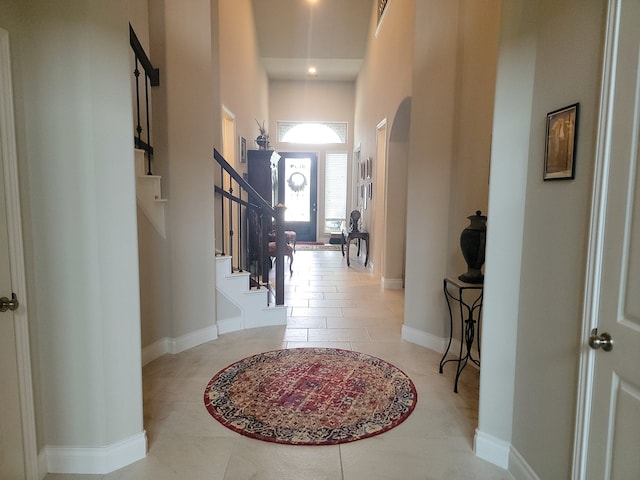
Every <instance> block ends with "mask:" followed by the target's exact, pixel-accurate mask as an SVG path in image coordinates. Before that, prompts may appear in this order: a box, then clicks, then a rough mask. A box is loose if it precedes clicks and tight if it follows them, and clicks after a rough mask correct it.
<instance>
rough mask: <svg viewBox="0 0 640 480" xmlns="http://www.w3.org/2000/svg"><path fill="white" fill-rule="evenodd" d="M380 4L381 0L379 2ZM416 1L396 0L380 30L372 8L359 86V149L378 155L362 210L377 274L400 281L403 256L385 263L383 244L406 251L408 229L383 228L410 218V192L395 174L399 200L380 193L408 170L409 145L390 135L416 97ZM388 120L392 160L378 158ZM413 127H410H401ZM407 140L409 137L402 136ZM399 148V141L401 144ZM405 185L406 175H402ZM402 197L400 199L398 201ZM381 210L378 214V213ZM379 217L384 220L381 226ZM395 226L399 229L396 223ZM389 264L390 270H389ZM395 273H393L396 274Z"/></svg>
mask: <svg viewBox="0 0 640 480" xmlns="http://www.w3.org/2000/svg"><path fill="white" fill-rule="evenodd" d="M374 3H375V2H374ZM414 3H415V2H414V1H413V0H394V1H393V2H390V3H389V7H388V8H389V10H388V11H387V14H386V16H385V19H384V23H383V25H382V27H381V28H380V29H378V31H377V34H376V29H377V28H376V27H377V25H376V23H377V22H376V11H377V7H375V6H374V8H373V9H372V16H371V25H370V29H369V42H368V47H367V53H366V57H365V61H364V64H363V68H362V70H361V72H360V75H359V77H358V81H357V88H356V105H355V127H354V148H355V149H357V148H360V158H361V159H362V160H364V159H366V158H368V157H371V158H372V159H373V166H374V171H375V172H376V174H374V176H373V178H372V182H373V185H374V188H373V190H374V193H373V199H372V200H373V201H371V202H369V203H368V206H367V209H366V210H364V211H363V212H362V214H363V215H362V218H363V220H362V221H363V225H364V228H366V229H368V230H369V231H370V232H372V236H371V250H372V251H371V252H370V255H369V257H370V259H372V264H373V269H374V272H375V273H376V274H377V275H379V276H381V277H383V278H384V277H385V275H387V276H390V277H393V280H395V281H396V282H399V283H400V284H401V283H402V278H401V277H402V271H403V265H401V263H402V262H403V254H400V255H398V256H393V255H392V256H391V262H395V263H392V264H391V265H389V266H388V267H386V266H385V265H384V264H383V262H382V258H383V256H384V255H383V251H382V250H383V246H384V245H385V244H388V245H392V247H391V248H393V251H394V253H397V252H403V250H404V249H403V246H404V243H405V240H404V229H402V230H394V231H395V232H400V233H401V234H400V235H399V236H397V237H394V238H390V239H385V232H384V230H383V227H384V222H385V221H386V218H391V217H393V218H394V219H398V220H399V219H401V218H404V217H405V209H406V201H405V198H404V193H403V192H404V191H403V190H400V188H397V187H398V184H397V182H398V179H397V178H394V177H393V175H392V176H391V181H392V182H393V183H394V186H395V187H396V188H394V189H393V190H394V191H392V189H391V188H387V190H389V191H392V194H393V195H394V198H395V199H396V200H399V201H398V202H397V204H393V205H391V208H392V209H391V210H390V211H387V208H386V207H388V204H385V200H384V198H383V197H382V196H381V195H380V193H381V192H382V191H384V190H385V187H386V186H388V180H389V176H388V175H387V173H386V172H388V170H389V169H394V170H395V173H398V172H403V171H406V162H407V148H406V146H400V147H399V148H392V146H391V144H390V142H389V136H390V133H391V131H393V128H394V125H393V121H394V119H395V118H396V114H397V113H398V110H399V108H400V106H401V104H402V102H403V101H404V100H405V99H407V98H410V97H411V95H412V92H411V88H412V80H413V79H412V65H413V48H414V46H413V31H414V24H415V22H414V17H413V15H414ZM385 120H386V122H387V123H386V125H387V127H386V144H387V152H386V153H387V155H386V163H384V162H382V160H384V159H381V158H377V139H376V127H377V125H379V124H380V122H382V121H385ZM399 128H402V129H408V125H406V126H402V127H399ZM401 137H402V138H403V140H402V141H403V142H405V141H406V138H407V136H402V135H401ZM396 146H397V145H396ZM400 184H402V179H400ZM397 196H399V197H400V198H399V199H398V197H397ZM376 212H377V213H376ZM376 219H377V222H378V224H377V225H376ZM392 228H393V227H392ZM387 268H388V272H385V269H387ZM392 272H393V273H392Z"/></svg>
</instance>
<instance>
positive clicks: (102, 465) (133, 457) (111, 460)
mask: <svg viewBox="0 0 640 480" xmlns="http://www.w3.org/2000/svg"><path fill="white" fill-rule="evenodd" d="M44 452H45V456H46V465H47V473H70V474H72V473H73V474H94V475H97V474H106V473H111V472H113V471H115V470H118V469H119V468H122V467H126V466H127V465H130V464H132V463H134V462H137V461H138V460H142V459H143V458H144V457H145V456H146V455H147V435H146V434H145V432H141V433H138V434H136V435H133V436H132V437H129V438H127V439H125V440H122V441H120V442H116V443H112V444H111V445H107V446H105V447H55V446H47V447H45V448H44Z"/></svg>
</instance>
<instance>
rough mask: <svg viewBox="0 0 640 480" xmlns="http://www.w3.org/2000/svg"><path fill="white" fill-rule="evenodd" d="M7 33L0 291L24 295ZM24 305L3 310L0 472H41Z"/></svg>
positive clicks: (2, 44)
mask: <svg viewBox="0 0 640 480" xmlns="http://www.w3.org/2000/svg"><path fill="white" fill-rule="evenodd" d="M10 67H11V62H10V59H9V34H8V32H6V31H5V30H2V29H0V85H2V88H0V297H7V300H8V299H11V297H12V295H11V294H12V292H15V293H17V295H18V298H19V299H23V298H25V296H26V287H25V280H24V263H23V260H22V259H23V251H22V231H21V224H20V206H19V201H18V197H19V195H18V176H17V158H16V144H15V126H14V120H13V94H12V87H11V68H10ZM27 324H28V323H27V314H26V308H25V307H24V305H21V306H19V308H18V309H17V310H16V311H15V312H14V311H12V310H11V309H7V310H6V311H4V312H0V478H1V479H5V478H6V479H14V478H20V479H22V478H24V479H36V478H38V471H37V458H36V440H35V420H34V414H33V392H32V383H31V366H30V360H29V340H28V328H27Z"/></svg>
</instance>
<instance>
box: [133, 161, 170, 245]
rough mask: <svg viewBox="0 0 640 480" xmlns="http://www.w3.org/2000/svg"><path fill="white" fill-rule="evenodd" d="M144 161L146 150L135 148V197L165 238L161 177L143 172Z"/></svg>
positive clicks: (165, 202) (164, 201)
mask: <svg viewBox="0 0 640 480" xmlns="http://www.w3.org/2000/svg"><path fill="white" fill-rule="evenodd" d="M146 162H147V158H146V152H145V151H144V150H140V149H135V172H136V197H137V199H138V206H139V207H140V209H141V210H142V211H143V212H144V214H145V215H146V217H147V218H148V219H149V221H150V222H151V224H152V225H153V226H154V227H155V229H156V230H157V231H158V233H159V234H160V235H161V236H162V238H164V239H166V238H167V233H166V231H165V211H164V210H165V206H166V204H167V200H166V199H164V198H162V192H161V185H160V180H161V179H162V177H160V176H158V175H147V174H146V173H145V164H146Z"/></svg>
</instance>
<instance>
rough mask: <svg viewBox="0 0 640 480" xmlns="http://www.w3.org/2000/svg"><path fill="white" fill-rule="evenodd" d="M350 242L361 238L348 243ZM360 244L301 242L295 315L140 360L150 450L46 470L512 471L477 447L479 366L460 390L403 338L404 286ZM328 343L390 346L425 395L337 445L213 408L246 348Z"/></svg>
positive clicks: (221, 473) (498, 475)
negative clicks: (366, 260) (251, 431)
mask: <svg viewBox="0 0 640 480" xmlns="http://www.w3.org/2000/svg"><path fill="white" fill-rule="evenodd" d="M352 248H353V247H352ZM362 261H363V258H362V257H360V258H356V257H355V250H353V252H352V257H351V268H347V266H346V262H345V260H344V259H343V257H342V255H341V254H340V252H339V251H301V250H299V251H298V252H297V253H296V254H295V258H294V265H293V266H294V273H293V275H292V276H291V277H287V279H286V289H287V291H286V297H285V298H286V303H287V304H288V306H289V312H288V313H289V315H288V322H287V326H286V328H285V327H267V328H260V329H254V330H251V331H244V332H236V333H231V334H226V335H221V336H220V337H219V338H218V339H217V340H215V341H213V342H210V343H207V344H204V345H201V346H199V347H196V348H193V349H191V350H189V351H186V352H182V353H180V354H178V355H165V356H163V357H161V358H159V359H157V360H155V361H153V362H151V363H150V364H148V365H147V366H145V367H144V370H143V383H144V422H145V429H146V431H147V435H148V440H149V453H148V456H147V458H145V459H144V460H141V461H139V462H137V463H135V464H133V465H130V466H128V467H126V468H124V469H121V470H119V471H116V472H113V473H111V474H109V475H103V476H100V475H98V476H73V475H71V476H68V475H52V474H50V475H48V476H47V477H46V479H47V480H63V479H64V480H68V479H74V478H78V479H80V478H82V479H91V480H93V479H108V480H125V479H127V480H128V479H136V480H140V479H154V480H168V479H171V480H174V479H189V480H196V479H207V480H217V479H220V480H223V479H224V480H245V479H247V480H248V479H255V480H289V479H290V480H316V479H317V480H321V479H322V480H378V479H380V480H395V479H402V480H412V479H416V480H418V479H420V480H440V479H442V480H445V479H446V480H465V479H474V480H484V479H505V480H507V479H512V478H513V477H512V476H511V475H510V474H509V473H508V472H506V471H504V470H502V469H500V468H498V467H495V466H493V465H491V464H489V463H487V462H485V461H483V460H480V459H478V458H477V457H475V455H474V454H473V451H472V444H473V435H474V431H475V427H476V425H477V405H478V381H479V375H478V371H477V370H476V369H474V368H470V367H469V368H467V369H465V370H464V372H463V375H462V377H461V380H460V384H459V391H460V393H459V394H455V393H453V377H454V375H455V371H454V365H453V364H449V366H448V368H446V369H445V373H444V374H443V375H440V374H439V373H438V363H439V360H440V356H439V354H437V353H436V352H434V351H431V350H428V349H426V348H422V347H420V346H417V345H415V344H412V343H409V342H406V341H403V340H402V339H401V335H400V332H401V327H402V322H403V305H404V297H403V291H401V290H382V289H381V288H380V283H379V281H378V280H377V279H376V278H375V277H373V276H372V275H371V273H370V271H369V270H367V269H365V268H364V267H363V266H362ZM302 346H329V347H339V348H345V349H353V350H357V351H360V352H364V353H368V354H370V355H374V356H377V357H380V358H383V359H385V360H387V361H389V362H391V363H393V364H395V365H396V366H398V367H399V368H401V369H402V370H403V371H404V372H405V373H407V374H408V375H409V376H410V377H411V379H412V380H413V382H414V384H415V386H416V388H417V390H418V403H417V407H416V409H415V410H414V411H413V413H412V414H411V415H410V417H409V418H408V419H407V420H406V421H405V422H404V423H402V424H401V425H399V426H398V427H396V428H394V429H392V430H390V431H388V432H386V433H384V434H382V435H378V436H375V437H372V438H369V439H365V440H360V441H357V442H353V443H348V444H343V445H336V446H321V447H309V446H287V445H276V444H272V443H267V442H261V441H259V440H254V439H250V438H246V437H243V436H241V435H238V434H236V433H234V432H232V431H231V430H229V429H227V428H225V427H223V426H222V425H220V424H219V423H218V422H217V421H216V420H214V419H213V418H212V417H211V416H210V415H209V413H208V412H207V411H206V409H205V407H204V403H203V393H204V388H205V386H206V385H207V383H208V381H209V380H210V379H211V377H212V376H213V375H214V374H215V373H216V372H218V371H219V370H221V369H222V368H224V367H226V366H227V365H229V364H230V363H233V362H235V361H237V360H240V359H242V358H244V357H246V356H249V355H252V354H255V353H259V352H263V351H267V350H273V349H278V348H291V347H302Z"/></svg>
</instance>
